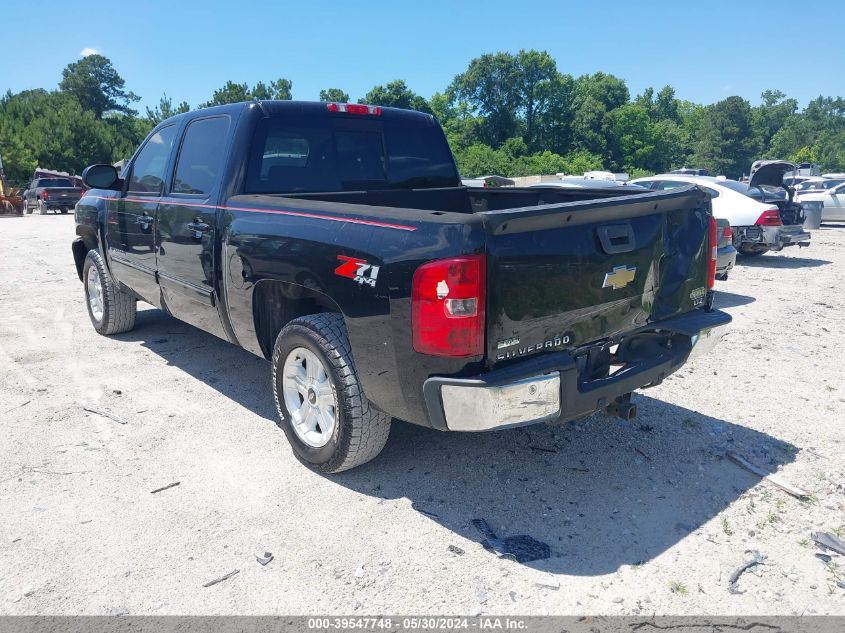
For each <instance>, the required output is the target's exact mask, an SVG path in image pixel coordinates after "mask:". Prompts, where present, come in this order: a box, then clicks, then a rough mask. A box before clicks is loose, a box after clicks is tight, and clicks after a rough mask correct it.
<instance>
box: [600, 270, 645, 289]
mask: <svg viewBox="0 0 845 633" xmlns="http://www.w3.org/2000/svg"><path fill="white" fill-rule="evenodd" d="M636 274H637V267H636V266H634V267H632V268H628V267H627V266H614V267H613V271H612V272H609V273H605V274H604V283H603V284H602V285H601V287H602V288H613V289H614V290H619V289H620V288H624V287H625V286H627V285H628V284H629V283H631V282H632V281H634V275H636Z"/></svg>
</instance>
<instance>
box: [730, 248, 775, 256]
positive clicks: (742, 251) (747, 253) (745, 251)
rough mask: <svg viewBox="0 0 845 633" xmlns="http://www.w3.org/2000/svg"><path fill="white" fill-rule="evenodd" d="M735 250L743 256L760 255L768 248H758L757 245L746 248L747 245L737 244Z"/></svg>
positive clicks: (766, 251) (767, 250)
mask: <svg viewBox="0 0 845 633" xmlns="http://www.w3.org/2000/svg"><path fill="white" fill-rule="evenodd" d="M736 252H737V253H739V254H740V255H744V256H745V257H758V256H760V255H763V254H765V253H768V252H769V249H768V248H760V247H759V246H758V247H752V248H748V247H747V246H737V247H736Z"/></svg>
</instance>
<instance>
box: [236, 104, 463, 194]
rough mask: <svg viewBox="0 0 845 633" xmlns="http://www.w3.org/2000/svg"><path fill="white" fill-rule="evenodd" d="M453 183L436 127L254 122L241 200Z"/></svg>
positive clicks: (326, 120) (304, 118)
mask: <svg viewBox="0 0 845 633" xmlns="http://www.w3.org/2000/svg"><path fill="white" fill-rule="evenodd" d="M458 182H459V180H458V174H457V170H456V169H455V165H454V162H453V160H452V155H451V152H450V151H449V147H448V144H447V143H446V140H445V138H444V137H443V135H442V133H441V132H440V130H439V129H438V128H437V127H436V125H434V124H429V123H428V122H426V121H424V120H419V121H414V120H393V121H390V120H379V119H372V118H367V119H360V120H358V119H354V118H352V117H347V116H338V117H337V118H336V119H335V118H333V117H332V116H325V117H324V116H314V115H312V116H308V115H297V116H284V117H282V116H277V117H271V118H268V119H262V120H261V121H260V122H259V124H258V126H257V129H256V132H255V137H254V139H253V144H252V148H251V151H250V155H249V159H248V166H247V177H246V192H247V193H299V192H302V193H317V192H327V191H361V190H371V189H401V188H411V187H419V188H426V187H454V186H457V185H458Z"/></svg>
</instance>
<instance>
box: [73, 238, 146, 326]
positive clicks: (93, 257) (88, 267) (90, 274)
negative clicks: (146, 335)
mask: <svg viewBox="0 0 845 633" xmlns="http://www.w3.org/2000/svg"><path fill="white" fill-rule="evenodd" d="M82 281H83V282H84V286H85V303H86V305H87V306H88V316H89V317H90V318H91V325H93V326H94V329H95V330H97V332H98V333H99V334H103V335H105V336H109V335H111V334H120V333H121V332H128V331H129V330H131V329H132V328H133V327H135V315H136V313H137V309H138V305H137V301H136V300H135V297H133V296H132V295H129V294H127V293H125V292H123V291H122V290H120V289H119V288H118V287H117V286H116V285H115V283H114V281H113V280H112V278H111V275H110V274H109V271H108V270H106V265H105V263H104V262H103V258H102V257H100V254H99V253H98V252H97V251H88V255H86V257H85V263H84V264H83V268H82Z"/></svg>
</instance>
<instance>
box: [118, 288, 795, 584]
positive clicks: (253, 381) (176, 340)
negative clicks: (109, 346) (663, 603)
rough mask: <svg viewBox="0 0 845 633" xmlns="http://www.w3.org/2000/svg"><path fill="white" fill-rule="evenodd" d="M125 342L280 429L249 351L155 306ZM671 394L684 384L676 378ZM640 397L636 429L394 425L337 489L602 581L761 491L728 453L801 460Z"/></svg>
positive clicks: (751, 434)
mask: <svg viewBox="0 0 845 633" xmlns="http://www.w3.org/2000/svg"><path fill="white" fill-rule="evenodd" d="M737 296H738V297H741V295H737ZM117 338H121V339H123V340H133V341H140V342H141V343H142V345H144V346H145V347H147V348H148V349H150V350H151V351H152V352H154V353H156V354H158V355H159V356H161V357H162V358H164V359H165V360H167V361H168V363H170V364H172V365H175V366H177V367H179V368H180V369H182V370H184V371H186V372H187V373H189V374H190V375H192V376H194V377H195V378H197V379H198V380H202V381H203V382H205V383H206V384H208V385H210V386H211V387H213V388H214V389H216V390H218V391H219V392H220V393H221V394H223V395H225V396H227V397H228V398H230V399H233V400H236V401H237V402H239V403H240V404H242V405H243V406H244V407H245V408H247V409H248V410H250V411H251V412H252V413H254V414H256V415H257V416H260V417H262V418H265V419H267V420H272V421H274V422H275V419H276V413H275V408H274V405H273V399H272V395H271V393H270V384H269V383H270V381H269V377H268V376H269V366H268V364H267V363H266V362H265V361H263V360H261V359H259V358H256V357H255V356H253V355H252V354H249V353H248V352H245V351H243V350H240V349H238V348H236V347H235V346H233V345H230V344H229V343H226V342H224V341H221V340H219V339H216V338H215V337H213V336H211V335H209V334H205V333H203V332H201V331H199V330H197V329H195V328H193V327H191V326H189V325H185V324H183V323H181V322H179V321H177V320H175V319H173V318H171V317H169V316H167V315H166V314H164V313H163V312H161V311H159V310H144V311H142V312H139V313H138V324H137V327H136V328H135V330H133V331H132V332H129V333H126V334H122V335H120V336H119V337H117ZM245 384H246V385H254V386H255V388H254V389H251V390H244V388H243V387H244V385H245ZM675 384H676V387H677V388H679V389H680V388H682V387H683V384H681V383H680V379H677V382H676V383H675ZM245 393H248V395H247V396H244V394H245ZM634 398H635V401H636V402H637V405H638V409H639V414H638V417H637V418H636V419H635V420H633V421H632V422H624V421H622V420H619V419H616V418H607V417H604V416H602V415H594V416H591V417H589V418H586V419H584V420H580V421H578V422H573V423H569V424H567V425H561V426H547V425H537V426H531V427H524V428H517V429H509V430H505V431H499V432H490V433H477V434H476V433H443V432H439V431H433V430H430V429H425V428H422V427H417V426H413V425H410V424H405V423H402V422H398V421H394V424H393V428H392V430H391V436H390V440H389V441H388V443H387V446H386V447H385V450H384V452H383V453H382V454H381V455H380V456H379V457H378V458H376V459H375V460H374V461H372V462H370V463H369V464H365V465H364V466H361V467H359V468H356V469H354V470H351V471H349V472H345V473H341V474H338V475H333V476H331V477H330V480H331V481H334V482H335V483H336V484H337V485H341V486H345V487H347V488H349V489H351V490H354V491H356V492H359V493H361V494H364V495H368V496H371V497H375V498H383V499H408V500H410V502H411V505H412V507H413V509H414V510H415V511H417V512H420V513H422V514H424V515H425V516H427V517H428V518H430V519H431V520H432V521H435V522H437V523H438V524H440V525H442V526H443V527H445V528H447V529H449V530H451V531H452V532H453V533H454V534H456V535H459V536H461V537H465V538H467V539H469V540H472V541H476V542H480V541H481V540H482V536H481V534H479V532H478V531H477V529H476V528H475V527H474V526H473V524H472V520H473V519H476V518H483V519H485V520H486V521H487V523H488V524H489V525H490V527H491V528H492V529H493V531H494V532H496V533H497V535H498V536H499V537H500V538H502V537H507V536H512V535H517V534H528V535H530V536H532V537H534V538H535V539H538V540H540V541H543V542H545V543H548V544H549V545H550V547H551V552H552V555H551V557H550V558H548V559H545V560H538V561H533V562H528V563H525V564H526V565H528V566H531V567H534V568H537V569H543V570H546V571H549V572H553V573H566V574H572V575H583V576H594V575H600V574H607V573H611V572H613V571H615V570H617V569H618V568H619V567H620V566H621V565H625V564H629V565H633V564H637V563H641V562H644V561H648V560H650V559H653V558H654V557H655V556H657V555H659V554H660V553H661V552H664V551H665V550H667V549H668V548H670V547H672V546H673V545H674V544H676V543H677V542H679V541H680V540H682V539H683V538H685V537H686V536H688V535H689V534H690V533H691V532H693V531H695V530H696V529H698V528H699V527H700V526H702V525H703V524H704V523H706V522H708V521H710V520H711V519H713V518H714V517H715V516H717V515H718V513H719V512H721V511H722V510H723V509H725V508H726V507H727V506H729V505H730V504H732V503H734V502H735V501H737V499H739V497H740V496H741V495H742V494H743V493H744V492H745V491H747V490H748V489H750V488H751V487H753V486H755V485H756V484H757V483H758V482H759V480H760V478H759V477H758V476H755V475H752V474H751V473H749V472H747V471H745V470H742V469H741V468H739V467H738V466H736V465H735V464H733V463H732V462H731V461H729V460H728V459H727V458H726V457H725V453H726V452H727V451H735V452H737V453H739V454H741V455H743V456H744V457H745V458H746V459H748V460H750V461H752V462H754V463H755V464H757V465H758V466H760V467H762V468H764V469H766V470H769V471H775V470H776V469H777V468H778V467H779V466H780V465H782V464H785V463H788V462H790V461H791V460H792V459H793V458H794V452H792V451H791V450H790V449H791V447H790V446H789V445H787V444H785V443H784V442H782V441H780V440H778V439H776V438H774V437H771V436H769V435H766V434H764V433H760V432H757V431H754V430H752V429H749V428H747V427H744V426H742V425H740V424H737V423H733V422H729V421H726V420H721V419H717V418H714V417H710V416H707V415H703V414H701V413H697V412H695V411H692V410H689V409H685V408H683V407H679V406H675V405H672V404H669V403H666V402H662V401H660V400H656V399H654V398H650V397H648V396H644V395H640V394H637V395H635V397H634ZM279 432H280V433H281V430H280V431H279ZM455 544H458V541H457V539H456V540H455ZM447 546H448V543H445V542H444V543H443V544H442V547H443V548H444V549H445V548H446V547H447ZM438 547H439V545H438ZM490 556H491V557H492V556H494V554H492V553H491V554H490Z"/></svg>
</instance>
